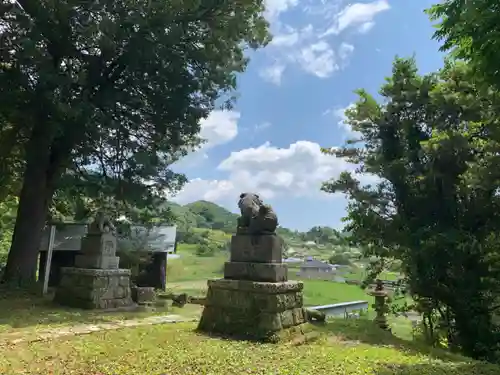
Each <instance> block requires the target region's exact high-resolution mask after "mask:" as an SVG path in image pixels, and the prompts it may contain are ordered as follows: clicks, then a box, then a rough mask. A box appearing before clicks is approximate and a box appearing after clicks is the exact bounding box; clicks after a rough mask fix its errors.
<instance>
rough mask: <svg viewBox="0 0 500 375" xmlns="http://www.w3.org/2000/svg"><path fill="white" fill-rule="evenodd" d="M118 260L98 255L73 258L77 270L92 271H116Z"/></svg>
mask: <svg viewBox="0 0 500 375" xmlns="http://www.w3.org/2000/svg"><path fill="white" fill-rule="evenodd" d="M119 264H120V258H119V257H117V256H108V255H99V254H95V255H94V254H84V255H77V256H76V258H75V266H76V267H78V268H94V269H104V270H107V269H112V270H116V269H118V265H119Z"/></svg>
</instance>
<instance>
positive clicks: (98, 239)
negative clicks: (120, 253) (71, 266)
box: [75, 233, 120, 269]
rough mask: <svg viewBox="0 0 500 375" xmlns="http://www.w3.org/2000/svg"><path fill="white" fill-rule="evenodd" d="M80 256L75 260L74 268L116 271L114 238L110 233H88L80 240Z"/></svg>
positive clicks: (116, 261)
mask: <svg viewBox="0 0 500 375" xmlns="http://www.w3.org/2000/svg"><path fill="white" fill-rule="evenodd" d="M81 251H82V253H83V254H82V255H78V256H77V257H76V259H75V267H78V268H95V269H118V264H119V262H120V258H119V257H117V256H116V237H115V236H113V235H112V234H110V233H89V234H87V235H86V236H85V237H83V238H82V245H81Z"/></svg>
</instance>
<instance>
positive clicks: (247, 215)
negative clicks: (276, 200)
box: [236, 193, 278, 235]
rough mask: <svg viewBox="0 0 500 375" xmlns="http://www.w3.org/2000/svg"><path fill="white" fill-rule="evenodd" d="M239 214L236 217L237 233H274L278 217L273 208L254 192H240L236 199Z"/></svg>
mask: <svg viewBox="0 0 500 375" xmlns="http://www.w3.org/2000/svg"><path fill="white" fill-rule="evenodd" d="M238 207H239V209H240V212H241V216H240V217H239V218H238V227H237V232H236V233H237V234H252V235H259V234H274V233H275V232H276V228H277V226H278V217H277V216H276V213H275V212H274V210H273V208H272V207H271V206H270V205H268V204H264V202H263V201H262V200H261V199H260V197H259V196H258V195H257V194H255V193H242V194H241V195H240V199H239V201H238Z"/></svg>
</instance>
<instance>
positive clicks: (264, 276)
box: [224, 262, 288, 282]
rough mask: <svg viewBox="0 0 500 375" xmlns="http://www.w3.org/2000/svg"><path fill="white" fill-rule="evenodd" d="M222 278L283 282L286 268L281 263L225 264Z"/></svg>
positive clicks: (286, 274)
mask: <svg viewBox="0 0 500 375" xmlns="http://www.w3.org/2000/svg"><path fill="white" fill-rule="evenodd" d="M224 278H225V279H232V280H249V281H250V280H251V281H261V282H284V281H286V280H287V278H288V268H287V266H286V264H282V263H249V262H226V263H225V264H224Z"/></svg>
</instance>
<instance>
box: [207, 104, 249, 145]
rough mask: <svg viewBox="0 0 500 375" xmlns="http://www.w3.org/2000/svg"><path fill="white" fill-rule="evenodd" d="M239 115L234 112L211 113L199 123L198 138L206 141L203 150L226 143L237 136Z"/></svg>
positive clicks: (218, 111)
mask: <svg viewBox="0 0 500 375" xmlns="http://www.w3.org/2000/svg"><path fill="white" fill-rule="evenodd" d="M239 119H240V113H239V112H235V111H220V110H215V111H212V112H211V113H210V114H209V115H208V117H207V118H206V119H203V120H201V121H200V125H201V131H200V137H201V138H203V139H205V140H206V143H205V144H203V146H202V148H203V149H208V148H211V147H214V146H217V145H220V144H224V143H227V142H229V141H231V140H233V139H234V138H236V136H237V135H238V120H239Z"/></svg>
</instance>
